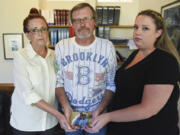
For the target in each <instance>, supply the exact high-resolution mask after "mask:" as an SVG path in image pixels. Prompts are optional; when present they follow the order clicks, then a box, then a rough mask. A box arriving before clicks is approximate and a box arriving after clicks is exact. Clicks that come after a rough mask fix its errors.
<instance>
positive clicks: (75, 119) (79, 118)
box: [70, 112, 92, 128]
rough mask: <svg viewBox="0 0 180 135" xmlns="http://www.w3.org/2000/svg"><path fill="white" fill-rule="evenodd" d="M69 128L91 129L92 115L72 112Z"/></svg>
mask: <svg viewBox="0 0 180 135" xmlns="http://www.w3.org/2000/svg"><path fill="white" fill-rule="evenodd" d="M70 122H71V126H73V127H79V128H84V127H86V126H87V127H91V122H92V113H91V112H73V113H72V115H71V118H70Z"/></svg>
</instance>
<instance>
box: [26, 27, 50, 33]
mask: <svg viewBox="0 0 180 135" xmlns="http://www.w3.org/2000/svg"><path fill="white" fill-rule="evenodd" d="M47 31H48V28H41V29H32V30H29V31H28V32H31V33H33V34H37V33H40V32H41V33H45V32H47Z"/></svg>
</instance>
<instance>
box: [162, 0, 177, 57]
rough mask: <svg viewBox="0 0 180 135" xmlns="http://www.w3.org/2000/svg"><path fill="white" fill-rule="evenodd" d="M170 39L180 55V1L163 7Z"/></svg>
mask: <svg viewBox="0 0 180 135" xmlns="http://www.w3.org/2000/svg"><path fill="white" fill-rule="evenodd" d="M161 14H162V16H163V17H164V19H165V23H166V27H167V31H168V34H169V37H170V38H171V40H172V41H173V43H174V45H175V46H176V48H177V50H178V52H179V54H180V0H177V1H174V2H172V3H169V4H167V5H164V6H162V7H161Z"/></svg>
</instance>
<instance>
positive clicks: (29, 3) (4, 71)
mask: <svg viewBox="0 0 180 135" xmlns="http://www.w3.org/2000/svg"><path fill="white" fill-rule="evenodd" d="M72 1H73V0H72ZM172 1H174V0H160V1H157V0H134V2H133V3H131V4H127V3H126V4H125V3H118V4H112V3H107V4H104V3H103V4H102V3H101V4H100V3H96V0H86V2H89V3H90V4H91V5H92V6H93V7H95V6H96V5H119V6H121V16H120V24H121V25H133V24H134V19H135V17H136V14H137V13H138V12H139V10H142V9H148V8H151V9H154V10H157V11H160V7H161V6H162V5H165V4H167V3H169V2H172ZM75 4H77V2H46V0H1V4H0V16H1V21H0V83H11V82H13V77H12V60H4V52H3V41H2V33H23V27H22V25H23V24H22V23H23V20H24V18H25V17H26V16H27V15H28V12H29V10H30V8H32V7H36V8H42V9H55V8H59V9H64V8H66V9H71V8H72V7H73V6H74V5H75ZM115 31H116V30H115ZM116 33H117V34H116ZM122 33H123V34H122V37H123V36H124V35H126V36H129V37H131V36H132V35H131V34H125V32H122ZM116 35H118V36H121V34H120V33H119V31H118V30H117V32H115V36H116ZM24 42H25V44H26V43H27V42H28V41H27V39H26V37H25V36H24Z"/></svg>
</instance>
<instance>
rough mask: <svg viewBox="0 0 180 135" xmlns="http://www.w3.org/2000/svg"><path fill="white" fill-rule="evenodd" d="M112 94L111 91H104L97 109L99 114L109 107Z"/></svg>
mask: <svg viewBox="0 0 180 135" xmlns="http://www.w3.org/2000/svg"><path fill="white" fill-rule="evenodd" d="M113 95H114V93H113V92H112V91H111V90H105V92H104V96H103V98H102V101H101V103H100V105H99V107H98V111H99V114H100V113H101V112H103V111H104V110H105V108H106V107H107V106H108V105H109V103H110V101H111V99H112V97H113Z"/></svg>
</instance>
